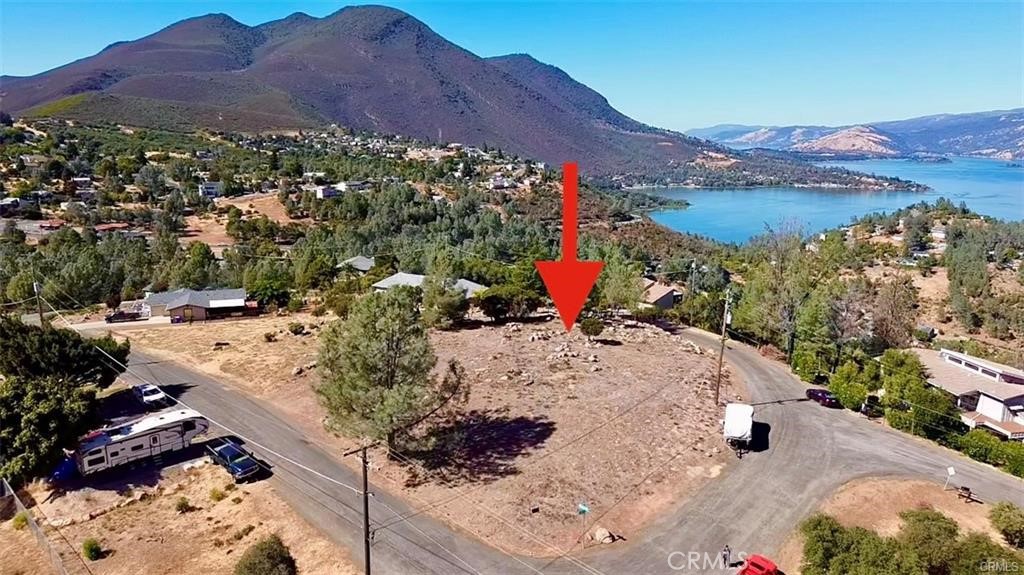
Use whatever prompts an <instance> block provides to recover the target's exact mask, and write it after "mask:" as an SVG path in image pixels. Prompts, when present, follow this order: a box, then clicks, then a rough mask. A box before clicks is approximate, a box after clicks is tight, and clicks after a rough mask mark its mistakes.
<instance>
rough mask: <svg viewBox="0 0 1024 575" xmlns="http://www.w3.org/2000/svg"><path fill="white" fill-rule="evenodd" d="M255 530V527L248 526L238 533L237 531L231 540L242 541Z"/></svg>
mask: <svg viewBox="0 0 1024 575" xmlns="http://www.w3.org/2000/svg"><path fill="white" fill-rule="evenodd" d="M254 529H256V528H255V527H253V526H252V525H246V526H245V527H243V528H241V529H239V530H238V531H235V533H234V534H233V535H232V536H231V538H232V539H234V540H235V541H241V540H242V539H243V538H245V536H246V535H248V534H250V533H252V532H253V530H254Z"/></svg>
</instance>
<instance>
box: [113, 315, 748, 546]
mask: <svg viewBox="0 0 1024 575" xmlns="http://www.w3.org/2000/svg"><path fill="white" fill-rule="evenodd" d="M293 321H302V322H304V323H306V324H307V325H309V324H313V325H314V328H313V329H312V331H313V334H311V335H306V336H293V335H291V334H289V333H287V332H286V330H285V327H286V326H287V325H288V324H289V323H290V322H293ZM325 321H326V320H325V319H323V318H319V319H318V318H312V317H311V316H308V315H299V316H290V317H264V318H259V319H253V320H245V321H236V322H221V323H210V324H206V325H201V324H196V325H193V326H174V327H168V328H161V329H154V330H139V331H131V332H128V333H126V335H128V336H130V337H131V340H132V345H133V346H136V347H137V348H140V349H146V350H149V351H155V352H157V353H158V354H159V355H162V356H164V357H168V358H171V359H183V358H186V357H187V358H189V361H188V364H189V365H192V366H194V367H196V368H198V369H201V370H203V371H205V372H207V373H209V374H211V375H214V376H216V377H218V378H219V379H221V380H222V381H224V382H226V383H230V384H232V385H234V386H236V387H238V388H239V389H243V390H245V391H247V392H249V393H251V394H253V395H254V396H256V397H259V398H262V399H263V400H265V401H267V402H269V403H271V404H273V405H275V407H276V408H277V409H278V410H279V411H281V412H283V413H284V414H286V415H287V416H289V417H290V418H291V419H292V420H293V421H294V422H295V423H296V425H297V426H299V427H300V428H301V429H303V431H304V432H305V433H306V434H307V435H308V436H309V437H310V438H311V439H313V440H314V441H317V442H320V443H321V444H323V445H325V446H327V447H328V448H330V449H331V450H332V451H335V450H339V449H345V448H348V447H351V446H353V445H354V443H353V442H352V441H350V440H348V439H345V438H338V437H332V436H331V435H330V434H328V433H326V432H325V431H324V430H323V427H322V425H321V421H322V417H323V410H322V409H321V408H320V406H319V405H318V404H317V401H316V397H315V394H314V393H313V391H312V386H313V385H314V384H315V383H316V382H317V375H316V373H315V370H310V369H305V370H303V373H301V374H298V375H294V374H293V373H294V370H295V368H296V367H303V366H306V367H309V364H310V363H311V362H313V361H314V360H315V357H316V352H317V340H316V332H317V331H319V325H320V324H321V323H325ZM265 332H274V333H276V337H277V341H275V342H273V343H268V342H266V341H265V340H264V336H263V334H264V333H265ZM215 341H226V342H230V345H229V346H228V347H227V348H226V349H224V350H221V351H214V350H213V342H215ZM432 341H433V343H434V345H435V349H436V351H437V354H438V357H439V362H438V365H444V364H445V363H446V361H447V359H448V358H449V357H455V358H456V359H458V360H459V361H460V362H461V363H462V364H463V366H464V367H465V369H466V372H467V375H468V376H469V378H470V383H471V390H472V391H471V394H470V399H469V402H468V405H467V406H466V412H467V415H466V417H464V418H462V421H461V423H460V424H458V425H453V426H449V427H447V428H445V429H442V430H441V436H443V437H446V438H448V439H451V438H452V437H461V438H462V439H461V441H456V442H454V443H453V445H454V447H453V448H452V449H451V450H449V451H447V452H446V453H445V454H444V455H443V456H441V455H439V454H438V453H437V452H433V453H430V454H422V455H420V456H416V460H417V463H412V464H410V463H405V464H398V463H394V462H389V461H388V460H387V459H386V458H385V457H384V454H383V453H377V454H375V455H376V457H375V458H374V459H375V462H376V464H377V465H376V469H374V472H375V476H376V477H377V478H378V480H380V479H383V480H384V485H385V486H386V487H388V488H390V489H392V490H394V491H401V492H404V494H405V496H406V497H407V498H408V499H409V500H410V501H411V502H413V503H414V505H416V506H417V507H422V506H424V505H430V504H431V503H439V502H446V503H443V504H441V503H439V504H438V505H437V506H436V508H434V509H433V511H432V512H433V513H434V514H435V515H437V516H439V517H442V518H444V519H447V520H449V521H451V522H452V523H454V524H456V525H458V526H460V527H462V528H464V529H466V530H468V531H471V532H473V533H475V534H477V535H478V536H481V537H483V538H485V539H487V540H488V541H489V542H490V543H492V544H494V545H496V546H500V547H502V548H505V549H508V550H511V551H517V552H521V553H529V554H535V555H552V554H557V553H560V552H562V551H564V550H566V549H567V548H569V547H572V546H573V545H574V544H575V542H576V541H577V538H578V537H579V536H580V535H581V532H582V524H581V521H580V518H579V516H578V515H577V505H578V504H579V503H582V502H586V503H587V504H588V505H589V507H590V510H591V514H590V517H591V518H593V519H592V520H591V524H590V525H588V527H591V528H592V527H593V523H595V522H596V523H597V524H599V525H600V526H602V527H605V528H607V529H609V530H610V531H611V532H612V533H615V534H620V535H623V536H625V537H627V538H628V537H630V536H632V535H634V534H635V533H636V531H637V530H638V529H639V528H640V527H641V526H642V525H644V524H645V523H647V522H649V521H650V520H651V519H653V518H654V517H655V516H656V515H659V514H663V513H665V512H667V509H669V508H670V507H671V506H673V505H676V504H678V503H679V502H681V501H682V500H683V499H685V497H686V496H687V495H688V494H690V493H692V492H693V491H694V490H696V489H697V488H698V487H699V486H701V485H702V484H704V483H705V482H706V481H708V480H709V479H710V478H713V477H715V476H717V475H718V474H719V473H720V472H721V470H722V467H723V466H724V465H725V464H726V463H727V462H728V461H729V460H730V458H732V457H733V456H732V455H731V453H728V450H727V449H726V447H725V445H724V443H723V442H722V440H721V437H720V434H719V417H720V415H719V414H718V410H717V409H715V408H714V407H713V405H712V403H713V402H712V390H711V382H712V381H713V378H714V369H715V360H714V356H713V354H712V353H711V352H708V351H706V350H701V349H699V348H694V347H693V346H691V345H688V344H686V342H684V341H683V340H682V339H681V338H679V337H678V336H674V335H670V334H668V333H666V332H664V331H662V330H660V329H657V328H654V327H651V326H643V325H640V326H633V327H627V326H624V325H619V326H613V327H609V328H608V329H606V330H605V333H603V334H602V336H601V339H600V340H599V341H598V342H594V343H591V342H588V341H587V339H586V338H585V337H583V336H581V335H579V332H578V330H577V331H575V332H573V333H572V334H570V335H567V334H565V332H564V331H563V330H562V329H561V325H560V323H559V322H557V321H543V322H539V323H531V324H526V325H520V324H510V325H506V326H500V327H497V326H490V325H484V326H481V327H476V328H473V329H466V330H462V331H455V332H439V333H434V334H433V335H432ZM726 385H727V387H726V389H725V392H724V396H725V397H730V398H731V397H734V396H736V395H737V394H739V395H743V394H744V393H745V392H743V391H742V388H741V386H740V385H739V384H738V383H737V382H735V381H733V380H731V379H730V377H729V374H728V373H727V384H726ZM425 466H428V467H432V468H433V469H434V471H431V472H427V471H426V467H425ZM457 494H462V495H463V497H459V498H456V499H454V500H452V501H448V500H449V499H452V496H453V495H457ZM503 521H509V522H515V524H516V525H521V526H523V527H524V528H525V531H518V530H511V529H510V528H509V527H508V526H507V525H506V524H504V523H503Z"/></svg>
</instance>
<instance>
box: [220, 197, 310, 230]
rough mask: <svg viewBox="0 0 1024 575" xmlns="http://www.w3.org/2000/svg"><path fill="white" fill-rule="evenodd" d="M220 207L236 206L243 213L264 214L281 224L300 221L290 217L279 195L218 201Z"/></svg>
mask: <svg viewBox="0 0 1024 575" xmlns="http://www.w3.org/2000/svg"><path fill="white" fill-rule="evenodd" d="M217 205H218V206H236V207H238V209H240V210H242V213H245V214H248V213H255V214H262V215H265V216H267V217H268V218H270V219H272V220H274V221H275V222H277V223H279V224H287V223H290V222H294V221H298V220H293V219H292V218H290V217H288V212H287V211H285V209H284V206H283V205H282V204H281V202H279V201H278V200H277V193H276V192H270V193H260V194H252V195H248V196H240V197H237V198H222V199H219V200H217Z"/></svg>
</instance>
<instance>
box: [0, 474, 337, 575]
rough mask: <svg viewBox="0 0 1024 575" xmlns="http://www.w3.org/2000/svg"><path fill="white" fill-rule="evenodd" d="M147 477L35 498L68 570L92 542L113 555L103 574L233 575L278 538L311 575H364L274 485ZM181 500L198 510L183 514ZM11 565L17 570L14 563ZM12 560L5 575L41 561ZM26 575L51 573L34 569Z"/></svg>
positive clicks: (94, 567) (94, 568) (97, 566)
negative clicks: (260, 545)
mask: <svg viewBox="0 0 1024 575" xmlns="http://www.w3.org/2000/svg"><path fill="white" fill-rule="evenodd" d="M201 461H204V460H201ZM138 473H140V475H139V477H138V479H140V481H139V482H138V483H137V484H134V485H133V484H128V483H118V484H116V485H105V484H99V485H94V486H91V487H85V488H81V489H77V490H75V491H70V492H66V493H50V492H48V491H46V490H45V489H43V488H42V487H40V486H34V487H33V488H31V489H30V490H29V491H30V492H31V494H32V497H33V498H34V499H35V500H36V501H37V502H38V507H37V508H36V509H35V511H34V512H35V515H36V516H37V517H44V516H45V517H46V520H41V521H40V523H41V524H42V525H44V526H45V527H46V529H47V530H48V531H49V532H50V539H51V541H52V542H53V544H54V546H55V548H57V549H58V550H59V552H60V553H61V554H62V555H64V557H65V562H66V564H68V565H72V564H73V563H75V562H78V561H79V559H78V558H76V557H75V554H77V553H80V552H81V548H82V543H83V542H84V541H85V540H86V539H87V538H90V537H91V538H95V539H96V540H98V541H99V542H100V544H101V545H102V547H103V550H104V557H103V558H102V559H100V560H98V561H90V562H88V565H89V569H90V571H91V572H92V573H94V574H95V575H138V574H139V573H146V574H167V575H172V574H173V575H193V574H194V575H205V574H207V573H230V572H231V569H232V568H233V567H234V564H235V563H236V562H237V561H238V557H239V556H240V555H241V554H242V553H243V552H244V551H245V550H246V549H247V548H248V547H249V546H250V545H251V544H253V543H254V542H256V541H258V540H259V539H261V538H263V537H266V536H267V535H270V534H272V533H277V534H278V535H279V536H280V537H281V539H282V540H283V541H284V543H285V544H286V545H287V546H288V547H289V548H290V549H291V553H292V555H293V556H294V557H295V560H296V563H297V564H298V566H299V570H300V572H302V573H304V574H314V573H315V574H323V575H327V574H331V575H333V574H341V575H346V574H349V573H355V572H356V570H355V569H354V567H352V565H351V563H350V562H349V558H348V557H347V555H346V554H345V552H344V551H342V550H341V549H340V548H338V547H337V546H335V545H333V544H332V543H331V542H330V541H329V540H327V539H326V538H325V537H324V536H322V535H321V534H320V533H319V532H317V530H316V529H315V528H314V527H312V526H310V525H309V524H307V523H305V522H304V521H303V520H302V519H301V518H299V517H298V516H296V515H295V513H294V512H292V511H291V509H290V508H289V507H288V506H287V505H286V504H285V503H283V502H282V501H281V500H280V499H279V498H278V497H277V495H276V494H275V493H274V491H273V489H272V488H271V487H270V485H269V484H268V483H266V482H257V483H252V484H246V485H239V486H237V487H236V486H235V485H234V483H233V482H232V481H231V478H230V477H229V476H228V474H227V473H226V472H225V471H224V470H222V469H221V468H219V467H215V466H213V465H208V464H207V465H202V466H200V467H196V468H192V469H188V470H184V469H182V468H180V467H178V468H174V469H171V470H167V471H166V472H165V476H163V477H152V476H151V475H152V474H151V472H149V473H147V472H145V471H142V472H138ZM215 491H217V492H219V493H217V494H216V495H215V494H214V492H215ZM181 498H185V500H186V501H187V502H188V503H189V504H190V505H191V506H192V509H191V510H188V511H185V512H182V511H180V510H179V509H178V508H177V502H178V500H179V499H181ZM217 499H219V501H218V500H217ZM55 527H59V530H60V534H59V535H58V533H57V532H56V531H55ZM2 529H3V531H0V533H2V534H3V535H4V537H0V539H6V537H5V536H6V534H7V530H8V529H9V527H8V526H7V525H5V526H4V527H3V528H2ZM27 533H28V531H27V530H25V531H23V532H22V533H19V534H18V535H17V536H18V537H19V538H20V539H21V540H22V541H21V543H22V544H24V543H25V542H26V541H27V542H30V543H33V544H34V543H35V540H34V539H32V538H31V536H28V535H26V534H27ZM60 535H62V536H63V537H65V538H67V543H64V542H63V541H62V539H61V538H60ZM3 545H4V544H0V549H3ZM11 557H13V558H14V559H15V561H16V562H9V561H8V559H9V558H11ZM3 558H4V561H3V565H5V567H0V572H3V573H5V574H6V573H15V572H17V571H16V570H13V571H8V570H6V569H10V568H12V567H11V566H15V567H13V568H14V569H19V568H21V567H20V564H21V563H20V562H21V561H23V560H24V561H26V562H28V561H29V560H33V559H34V560H35V563H38V559H37V558H34V557H31V556H28V557H26V556H22V557H19V556H18V555H17V554H15V555H13V556H12V555H8V553H7V551H6V550H5V551H4V552H3ZM72 566H73V565H72ZM79 566H80V563H79ZM23 572H25V573H44V572H46V571H45V570H39V569H37V568H35V567H33V566H31V565H29V564H28V563H26V567H25V568H24V569H23ZM74 572H76V573H77V572H78V571H74Z"/></svg>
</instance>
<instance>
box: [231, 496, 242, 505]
mask: <svg viewBox="0 0 1024 575" xmlns="http://www.w3.org/2000/svg"><path fill="white" fill-rule="evenodd" d="M231 502H232V503H234V504H235V505H238V504H239V503H241V502H242V498H241V497H232V498H231Z"/></svg>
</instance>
